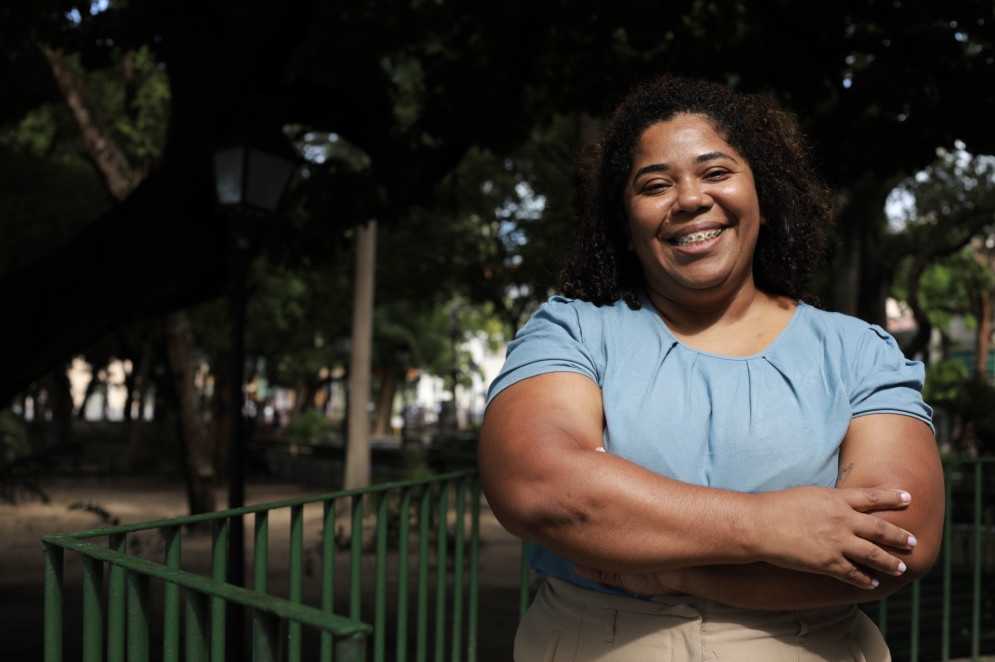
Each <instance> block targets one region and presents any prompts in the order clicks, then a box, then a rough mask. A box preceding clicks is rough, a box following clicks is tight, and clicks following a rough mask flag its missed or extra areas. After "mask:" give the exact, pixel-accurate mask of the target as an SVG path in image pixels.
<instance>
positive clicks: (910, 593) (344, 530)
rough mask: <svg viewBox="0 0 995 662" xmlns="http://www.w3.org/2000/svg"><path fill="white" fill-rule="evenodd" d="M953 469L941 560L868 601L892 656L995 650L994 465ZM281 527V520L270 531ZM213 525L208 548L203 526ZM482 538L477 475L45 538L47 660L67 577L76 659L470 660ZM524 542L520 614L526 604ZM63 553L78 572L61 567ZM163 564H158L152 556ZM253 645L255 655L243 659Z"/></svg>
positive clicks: (55, 661)
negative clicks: (243, 541)
mask: <svg viewBox="0 0 995 662" xmlns="http://www.w3.org/2000/svg"><path fill="white" fill-rule="evenodd" d="M944 471H945V475H946V490H947V517H946V527H945V531H944V540H943V550H942V552H941V557H940V560H939V561H938V563H937V564H936V567H934V569H933V570H932V571H931V572H930V573H929V574H928V575H927V576H925V577H924V578H922V579H921V580H919V581H917V582H915V583H914V584H912V585H910V586H907V587H905V588H904V589H902V590H901V591H899V592H898V593H895V594H894V595H892V596H890V597H889V598H887V599H885V600H881V601H879V602H877V603H872V604H868V605H864V608H865V609H866V611H867V612H868V613H869V614H870V615H871V616H872V617H873V618H874V619H875V620H876V621H877V622H878V624H879V626H880V627H881V629H882V631H883V632H884V634H885V637H886V638H887V639H888V643H889V645H890V647H891V648H892V654H893V657H894V659H895V660H896V662H902V661H905V660H908V661H909V662H918V661H919V660H930V661H933V660H943V661H946V660H950V659H953V658H963V657H969V658H970V659H972V660H979V659H980V656H981V655H982V654H992V653H995V522H993V516H995V512H993V511H995V458H987V459H971V460H951V461H947V462H945V463H944ZM248 516H251V517H252V518H253V519H254V523H255V527H254V537H253V544H252V545H251V548H250V549H249V552H248V553H249V555H250V556H251V557H252V559H251V567H252V582H251V588H243V587H240V586H234V585H232V584H230V583H226V582H225V576H226V570H227V569H226V562H227V560H226V557H227V539H228V535H229V525H230V522H231V521H232V518H235V517H248ZM277 520H279V523H280V524H281V525H283V524H284V523H285V524H286V527H285V529H284V528H280V530H279V532H278V533H273V534H272V535H271V529H270V525H271V523H272V522H275V521H277ZM208 525H209V526H211V528H212V530H211V534H210V536H209V540H208V536H207V535H206V534H204V533H202V532H201V531H200V530H201V529H202V528H203V527H205V526H208ZM479 539H480V488H479V484H478V481H477V476H476V472H474V471H472V470H468V471H461V472H454V473H450V474H446V475H442V476H438V477H435V478H431V479H424V480H412V481H404V482H398V483H390V484H386V485H380V486H376V487H372V488H367V489H364V490H355V491H350V492H336V493H332V494H325V495H318V496H315V497H309V498H304V499H294V500H287V501H279V502H274V503H269V504H263V505H259V506H251V507H246V508H240V509H237V510H231V511H223V512H218V513H210V514H205V515H198V516H194V517H186V518H178V519H170V520H162V521H158V522H148V523H144V524H136V525H130V526H117V527H110V528H104V529H94V530H89V531H78V532H74V533H66V534H58V535H48V536H44V537H43V538H42V541H43V545H44V550H45V660H46V662H61V660H62V659H63V654H64V650H63V649H64V648H65V647H66V646H65V645H64V644H65V642H64V641H63V632H64V629H65V627H66V618H65V613H64V611H65V604H66V601H65V598H64V595H65V593H66V592H67V586H66V584H67V582H66V574H67V572H73V573H76V574H78V575H79V577H78V579H79V582H80V583H81V585H82V589H81V594H82V595H81V596H80V600H79V602H81V612H82V615H81V618H82V622H81V629H82V643H81V648H80V651H81V656H80V657H75V656H74V657H73V659H82V660H84V662H97V661H98V660H99V661H102V660H104V659H106V660H108V661H109V662H115V661H118V660H120V661H122V662H123V661H124V660H128V662H133V661H143V662H144V661H146V660H149V659H154V660H158V659H162V660H164V661H165V662H172V661H174V660H177V661H178V660H179V659H185V660H188V661H191V662H192V661H196V660H212V661H214V662H219V661H221V660H225V659H228V660H232V659H236V660H248V659H252V660H256V661H258V662H269V661H271V660H272V661H276V660H288V661H289V662H297V661H298V660H301V659H308V660H311V659H318V660H322V661H323V662H329V661H331V660H333V659H334V660H340V661H353V660H356V661H359V660H367V659H372V660H375V661H376V662H380V661H383V660H397V661H398V662H405V661H406V660H409V659H411V660H417V661H418V662H422V661H424V660H429V659H431V660H435V661H437V662H441V661H442V660H444V659H445V660H453V661H454V662H459V661H460V660H467V661H468V662H473V661H475V660H477V657H478V613H479V588H478V587H479V576H478V561H479V545H480V540H479ZM526 549H527V544H523V547H522V565H521V568H522V570H521V575H520V585H521V593H520V600H519V611H520V613H523V612H524V610H525V608H526V607H527V604H528V602H529V599H530V596H531V590H530V589H531V584H532V582H531V577H530V574H529V572H528V569H527V567H526V565H525V562H524V561H525V552H526ZM66 550H68V551H70V552H71V553H73V554H75V555H78V556H79V557H80V558H81V560H82V563H81V567H75V566H72V564H69V563H68V562H67V560H66V559H65V555H64V552H65V551H66ZM181 550H183V555H182V558H181ZM188 550H189V552H190V553H188ZM280 550H283V551H280ZM156 555H159V556H161V557H162V560H161V561H159V560H153V559H152V558H150V557H154V556H156ZM67 568H69V569H70V570H69V571H67ZM305 579H306V581H305ZM155 605H159V607H156V606H155ZM233 606H235V607H242V608H244V610H245V612H246V613H245V614H241V615H240V613H239V611H238V610H234V611H233V610H232V607H233ZM233 619H234V620H233ZM239 622H240V623H241V624H242V627H234V628H231V627H227V628H226V625H227V626H231V625H232V624H233V623H239ZM226 629H227V631H228V632H229V633H239V632H245V633H246V635H245V636H242V637H239V636H236V635H232V634H227V635H226ZM150 642H155V643H158V642H161V655H156V656H154V657H152V658H150V653H149V650H150V648H151V647H152V643H150ZM243 646H248V647H249V648H251V657H250V656H249V655H244V656H243V655H242V654H241V653H240V652H239V651H241V650H242V647H243ZM181 651H182V654H181Z"/></svg>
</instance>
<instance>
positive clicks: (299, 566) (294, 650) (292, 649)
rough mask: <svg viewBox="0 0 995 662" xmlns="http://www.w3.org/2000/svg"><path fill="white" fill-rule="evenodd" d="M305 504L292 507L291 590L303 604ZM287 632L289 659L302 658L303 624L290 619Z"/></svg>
mask: <svg viewBox="0 0 995 662" xmlns="http://www.w3.org/2000/svg"><path fill="white" fill-rule="evenodd" d="M303 567H304V506H301V505H297V506H291V508H290V577H289V581H290V592H289V598H290V601H291V602H295V603H297V604H301V599H302V594H301V592H302V590H303V580H304V572H303ZM288 628H289V629H288V632H287V659H288V660H289V662H300V660H301V624H300V623H299V622H297V621H290V624H289V625H288Z"/></svg>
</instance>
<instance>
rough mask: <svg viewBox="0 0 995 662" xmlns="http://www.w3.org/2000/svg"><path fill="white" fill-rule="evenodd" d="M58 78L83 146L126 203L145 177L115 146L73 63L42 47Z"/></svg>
mask: <svg viewBox="0 0 995 662" xmlns="http://www.w3.org/2000/svg"><path fill="white" fill-rule="evenodd" d="M39 48H40V49H41V52H42V53H43V54H44V55H45V59H47V60H48V64H49V66H50V67H51V69H52V74H53V75H54V76H55V82H56V83H58V85H59V90H60V91H61V92H62V96H63V97H65V100H66V104H67V105H68V106H69V109H70V110H71V111H72V113H73V117H75V118H76V123H77V124H79V128H80V133H81V134H82V136H83V144H84V145H85V146H86V149H87V151H88V152H89V153H90V156H92V157H93V160H94V161H95V162H96V164H97V167H98V168H100V171H101V172H102V173H103V175H104V179H105V180H106V182H107V187H108V188H109V189H110V191H111V194H112V195H113V196H114V197H115V198H117V199H118V200H124V199H125V198H126V197H128V195H129V194H130V193H131V192H132V191H133V190H134V189H135V187H136V186H138V183H139V182H140V181H141V175H139V174H138V173H136V172H135V171H134V170H132V168H131V165H130V164H129V163H128V159H127V158H126V157H125V156H124V154H123V153H122V152H121V150H119V149H118V147H117V145H115V144H114V141H113V139H112V138H111V135H110V132H109V131H108V130H107V127H106V126H105V125H104V123H103V121H102V120H101V119H100V116H99V115H97V113H96V112H95V111H94V108H93V106H92V104H91V103H90V102H89V100H88V99H87V96H86V87H85V86H84V84H83V81H82V80H81V79H80V77H79V75H78V74H77V73H76V70H75V68H74V67H73V63H72V62H71V61H70V59H69V58H68V57H66V56H65V54H63V52H62V51H61V50H54V49H52V48H51V47H50V46H48V45H47V44H39Z"/></svg>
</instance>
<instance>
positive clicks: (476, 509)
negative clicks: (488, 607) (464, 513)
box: [466, 477, 480, 662]
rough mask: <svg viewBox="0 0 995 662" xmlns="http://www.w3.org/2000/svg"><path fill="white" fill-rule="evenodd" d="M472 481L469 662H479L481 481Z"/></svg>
mask: <svg viewBox="0 0 995 662" xmlns="http://www.w3.org/2000/svg"><path fill="white" fill-rule="evenodd" d="M468 480H470V482H471V489H472V490H473V491H472V492H471V499H472V505H471V508H470V517H471V520H470V614H469V619H470V620H469V622H468V623H467V634H466V659H467V662H477V632H478V630H477V628H478V626H479V623H480V481H479V480H477V479H476V478H475V477H474V478H468Z"/></svg>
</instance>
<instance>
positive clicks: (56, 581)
mask: <svg viewBox="0 0 995 662" xmlns="http://www.w3.org/2000/svg"><path fill="white" fill-rule="evenodd" d="M43 549H44V552H45V662H62V611H63V610H62V584H63V558H64V552H63V550H62V548H61V547H59V546H58V545H53V544H52V543H48V542H46V543H44V544H43Z"/></svg>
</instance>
